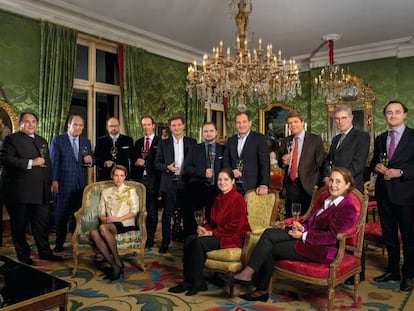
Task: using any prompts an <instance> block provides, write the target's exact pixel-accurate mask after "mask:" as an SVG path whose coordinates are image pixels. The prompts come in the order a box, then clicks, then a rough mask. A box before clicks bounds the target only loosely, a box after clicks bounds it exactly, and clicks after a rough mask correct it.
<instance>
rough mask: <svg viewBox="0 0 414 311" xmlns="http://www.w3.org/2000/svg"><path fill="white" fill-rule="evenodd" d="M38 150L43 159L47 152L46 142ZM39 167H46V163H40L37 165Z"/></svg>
mask: <svg viewBox="0 0 414 311" xmlns="http://www.w3.org/2000/svg"><path fill="white" fill-rule="evenodd" d="M39 152H40V156H41V157H42V158H43V159H45V156H46V154H47V146H46V144H43V145H42V146H41V147H40V148H39ZM39 167H47V165H46V164H42V165H39Z"/></svg>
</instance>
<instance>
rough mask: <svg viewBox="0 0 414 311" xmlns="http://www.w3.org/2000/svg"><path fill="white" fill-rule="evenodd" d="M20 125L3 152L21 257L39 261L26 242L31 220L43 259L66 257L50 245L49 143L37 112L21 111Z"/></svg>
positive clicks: (15, 239)
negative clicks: (39, 127) (40, 133)
mask: <svg viewBox="0 0 414 311" xmlns="http://www.w3.org/2000/svg"><path fill="white" fill-rule="evenodd" d="M19 124H20V131H19V132H17V133H13V134H10V135H8V136H7V137H6V139H5V141H4V146H3V150H2V154H1V165H3V166H4V170H5V188H4V192H5V193H7V196H5V201H6V207H7V211H8V213H9V215H10V224H11V230H12V239H13V244H14V248H15V250H16V255H17V259H18V260H19V261H20V262H23V263H25V264H28V265H34V264H35V262H34V261H33V260H32V259H31V258H30V246H29V244H28V243H27V241H26V226H27V224H28V222H30V225H31V228H32V232H33V236H34V239H35V242H36V246H37V249H38V252H39V258H40V259H46V260H53V261H58V260H61V259H62V258H61V257H59V256H55V255H54V254H53V253H52V251H51V249H50V245H49V230H48V229H49V213H50V210H49V202H50V186H51V174H50V171H51V163H50V157H49V150H48V144H47V141H46V140H45V139H44V138H43V137H41V136H38V135H36V134H35V131H36V128H37V124H38V118H37V116H36V115H35V114H34V113H31V112H23V113H21V114H20V117H19Z"/></svg>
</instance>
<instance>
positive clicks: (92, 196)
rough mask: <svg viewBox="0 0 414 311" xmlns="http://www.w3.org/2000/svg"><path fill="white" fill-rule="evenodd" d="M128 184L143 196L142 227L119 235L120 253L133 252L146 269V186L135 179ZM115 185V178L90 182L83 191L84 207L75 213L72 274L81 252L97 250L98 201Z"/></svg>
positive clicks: (140, 219)
mask: <svg viewBox="0 0 414 311" xmlns="http://www.w3.org/2000/svg"><path fill="white" fill-rule="evenodd" d="M125 184H126V185H127V186H130V187H133V188H135V190H136V192H137V194H138V198H139V212H138V214H137V217H136V223H137V225H138V227H139V228H138V230H135V231H129V232H125V233H122V234H116V235H115V239H116V241H117V247H118V252H119V254H120V255H124V254H128V253H133V254H134V255H136V256H139V260H138V261H139V267H140V268H141V269H142V270H145V263H144V255H145V242H146V240H147V228H146V225H145V220H146V217H147V211H146V207H145V195H146V192H145V186H144V185H143V184H141V183H138V182H135V181H125ZM111 186H113V181H112V180H108V181H101V182H96V183H93V184H89V185H87V186H86V187H85V189H84V191H83V199H82V207H81V208H80V209H79V210H78V211H77V212H76V213H75V219H76V227H75V231H74V233H73V235H72V246H73V262H74V267H73V270H72V275H75V274H76V271H77V269H78V265H79V261H78V256H79V255H80V254H81V253H95V255H96V254H97V250H96V248H95V247H94V244H93V241H92V239H91V236H90V232H91V230H93V229H96V228H98V226H99V217H98V204H99V200H100V198H101V193H102V190H103V189H106V188H108V187H111Z"/></svg>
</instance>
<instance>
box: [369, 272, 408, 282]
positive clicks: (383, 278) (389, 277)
mask: <svg viewBox="0 0 414 311" xmlns="http://www.w3.org/2000/svg"><path fill="white" fill-rule="evenodd" d="M399 280H401V277H400V275H399V274H395V273H391V272H387V273H384V274H381V275H380V276H377V277H375V278H374V281H375V282H388V281H399Z"/></svg>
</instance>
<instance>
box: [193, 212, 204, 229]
mask: <svg viewBox="0 0 414 311" xmlns="http://www.w3.org/2000/svg"><path fill="white" fill-rule="evenodd" d="M194 218H195V220H196V222H197V225H198V226H201V225H202V224H203V210H197V211H194Z"/></svg>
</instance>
